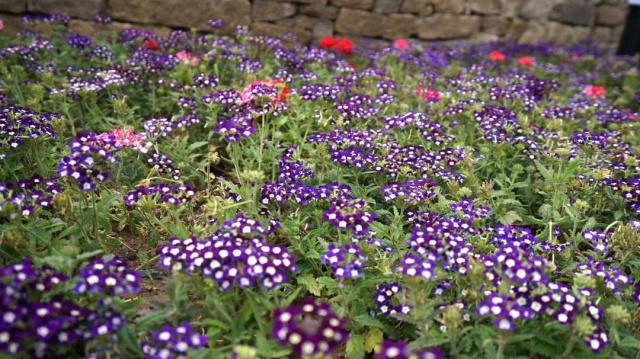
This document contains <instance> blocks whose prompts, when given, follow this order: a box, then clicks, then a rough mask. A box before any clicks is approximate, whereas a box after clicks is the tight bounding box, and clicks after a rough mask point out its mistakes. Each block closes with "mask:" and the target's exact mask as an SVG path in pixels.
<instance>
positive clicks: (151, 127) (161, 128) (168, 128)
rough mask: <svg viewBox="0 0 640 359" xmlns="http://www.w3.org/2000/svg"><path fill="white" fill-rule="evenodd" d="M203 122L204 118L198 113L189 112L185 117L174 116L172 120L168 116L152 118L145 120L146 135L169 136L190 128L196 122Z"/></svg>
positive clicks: (154, 136) (150, 137) (153, 136)
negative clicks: (197, 114)
mask: <svg viewBox="0 0 640 359" xmlns="http://www.w3.org/2000/svg"><path fill="white" fill-rule="evenodd" d="M201 122H202V119H201V118H200V117H198V116H196V115H193V114H189V115H187V116H183V117H177V118H172V119H171V120H169V119H166V118H152V119H150V120H148V121H145V123H144V124H143V126H144V133H143V134H144V135H145V137H146V138H148V139H153V138H160V137H164V138H166V137H169V135H171V134H172V133H173V132H175V131H177V130H179V129H183V128H189V127H191V126H193V125H195V124H199V123H201Z"/></svg>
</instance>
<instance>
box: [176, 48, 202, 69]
mask: <svg viewBox="0 0 640 359" xmlns="http://www.w3.org/2000/svg"><path fill="white" fill-rule="evenodd" d="M176 58H177V59H178V60H179V61H180V62H181V63H183V64H185V65H191V66H198V64H199V63H200V59H199V58H198V57H197V56H194V55H193V54H191V53H190V52H188V51H185V50H182V51H180V52H177V53H176Z"/></svg>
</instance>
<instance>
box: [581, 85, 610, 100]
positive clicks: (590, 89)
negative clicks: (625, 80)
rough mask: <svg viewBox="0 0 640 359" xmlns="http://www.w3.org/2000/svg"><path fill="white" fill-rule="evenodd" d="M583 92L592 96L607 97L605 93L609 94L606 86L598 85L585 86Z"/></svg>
mask: <svg viewBox="0 0 640 359" xmlns="http://www.w3.org/2000/svg"><path fill="white" fill-rule="evenodd" d="M582 93H583V94H585V95H587V96H589V97H592V98H601V97H605V95H606V94H607V93H606V91H605V88H604V86H598V85H589V86H587V87H585V88H584V90H582Z"/></svg>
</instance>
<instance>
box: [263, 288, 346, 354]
mask: <svg viewBox="0 0 640 359" xmlns="http://www.w3.org/2000/svg"><path fill="white" fill-rule="evenodd" d="M273 317H274V319H273V328H272V330H271V335H272V336H273V338H275V340H276V341H277V342H278V343H280V344H281V345H287V346H292V347H293V350H294V352H295V353H296V354H297V355H306V356H311V355H321V356H328V355H330V353H331V352H333V351H334V350H336V349H337V348H339V347H341V346H342V345H343V344H344V343H346V341H347V338H348V332H347V330H346V329H345V320H344V319H340V318H339V317H338V316H337V315H336V314H335V313H334V312H333V310H331V306H330V305H329V304H328V303H317V302H316V301H315V299H313V298H307V299H305V300H303V301H302V303H300V304H294V305H290V306H288V307H284V308H279V309H276V311H275V312H274V314H273Z"/></svg>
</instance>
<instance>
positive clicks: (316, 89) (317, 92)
mask: <svg viewBox="0 0 640 359" xmlns="http://www.w3.org/2000/svg"><path fill="white" fill-rule="evenodd" d="M340 93H341V89H340V87H338V86H329V85H323V84H311V85H305V86H302V88H300V91H299V95H300V98H301V99H302V100H303V101H315V100H317V99H319V98H322V99H324V100H327V101H336V100H337V99H338V95H339V94H340Z"/></svg>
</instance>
